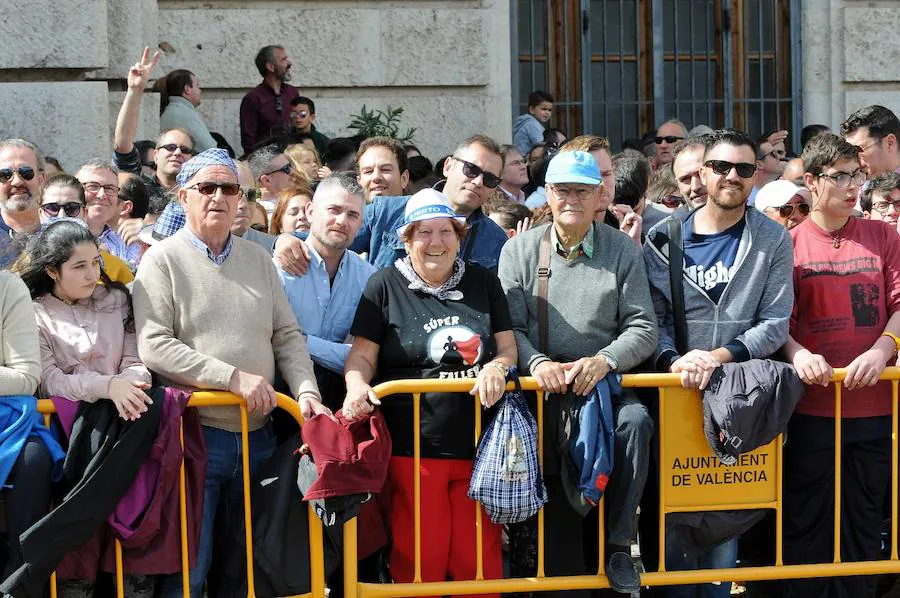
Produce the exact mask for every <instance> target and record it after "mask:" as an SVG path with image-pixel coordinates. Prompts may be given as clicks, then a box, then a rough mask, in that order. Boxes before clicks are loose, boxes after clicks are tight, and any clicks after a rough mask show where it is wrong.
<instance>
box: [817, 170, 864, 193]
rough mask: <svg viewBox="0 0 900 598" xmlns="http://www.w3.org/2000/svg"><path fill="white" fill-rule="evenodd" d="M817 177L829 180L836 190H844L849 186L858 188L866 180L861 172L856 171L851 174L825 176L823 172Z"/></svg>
mask: <svg viewBox="0 0 900 598" xmlns="http://www.w3.org/2000/svg"><path fill="white" fill-rule="evenodd" d="M818 176H819V177H824V178H826V179H831V181H832V182H833V183H834V186H835V187H836V188H838V189H846V188H847V187H849V186H851V185H853V186H854V187H858V186H859V185H862V184H863V183H864V182H865V180H866V173H864V172H863V171H862V170H856V171H854V172H852V173H849V172H839V173H837V174H825V173H824V172H823V173H821V174H819V175H818Z"/></svg>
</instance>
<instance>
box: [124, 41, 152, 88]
mask: <svg viewBox="0 0 900 598" xmlns="http://www.w3.org/2000/svg"><path fill="white" fill-rule="evenodd" d="M157 62H159V52H154V53H153V59H151V58H150V48H144V53H143V54H142V55H141V59H140V61H138V62H136V63H134V65H133V66H132V67H131V68H130V69H129V70H128V89H130V90H134V91H144V89H145V88H146V87H147V83H148V82H149V81H150V74H151V73H152V72H153V69H154V68H156V63H157Z"/></svg>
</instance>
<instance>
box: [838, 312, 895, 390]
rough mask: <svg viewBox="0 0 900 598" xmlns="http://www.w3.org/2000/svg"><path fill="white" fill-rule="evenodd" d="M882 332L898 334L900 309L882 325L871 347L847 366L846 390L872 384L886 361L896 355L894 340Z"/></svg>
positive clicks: (885, 364) (882, 369) (876, 379)
mask: <svg viewBox="0 0 900 598" xmlns="http://www.w3.org/2000/svg"><path fill="white" fill-rule="evenodd" d="M884 333H889V334H893V335H894V336H900V311H897V312H894V313H893V315H891V317H890V319H889V320H888V323H887V325H886V326H885V327H884V332H883V333H882V335H881V336H879V337H878V340H876V341H875V342H874V343H873V344H872V347H871V348H870V349H869V350H868V351H866V352H865V353H863V354H862V355H860V356H859V357H857V358H856V359H854V360H853V361H851V362H850V365H848V366H847V377H846V378H844V386H845V387H846V388H847V390H854V389H856V388H862V387H863V386H872V385H873V384H875V383H876V382H878V379H879V378H880V377H881V373H882V372H884V368H885V367H887V364H888V362H889V361H891V360H892V359H894V358H895V357H896V356H897V343H896V341H895V340H894V339H893V338H892V337H890V336H888V335H886V334H884Z"/></svg>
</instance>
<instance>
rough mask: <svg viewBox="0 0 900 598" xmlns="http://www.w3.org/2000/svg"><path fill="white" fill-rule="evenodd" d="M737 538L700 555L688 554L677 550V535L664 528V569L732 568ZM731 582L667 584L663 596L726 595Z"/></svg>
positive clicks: (710, 597)
mask: <svg viewBox="0 0 900 598" xmlns="http://www.w3.org/2000/svg"><path fill="white" fill-rule="evenodd" d="M737 550H738V539H737V538H733V539H731V540H726V541H725V542H722V543H721V544H719V545H718V546H713V547H712V548H710V549H709V550H707V551H706V552H704V553H703V554H701V555H699V556H696V557H688V556H687V555H686V554H685V553H684V551H683V550H682V549H681V542H680V541H679V538H678V534H677V533H673V532H670V531H668V530H667V531H666V570H667V571H690V570H694V569H732V568H734V566H735V565H736V564H737ZM730 595H731V582H729V581H724V582H721V583H719V584H712V583H705V584H696V585H684V586H671V587H669V589H668V590H667V591H666V598H728V596H730Z"/></svg>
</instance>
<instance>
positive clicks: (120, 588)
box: [38, 391, 325, 598]
mask: <svg viewBox="0 0 900 598" xmlns="http://www.w3.org/2000/svg"><path fill="white" fill-rule="evenodd" d="M277 401H278V404H277V407H278V408H279V409H282V410H284V411H286V412H287V413H289V414H290V415H291V417H293V418H294V419H295V420H296V421H297V424H298V425H302V424H303V416H302V415H301V413H300V406H299V405H298V404H297V401H295V400H293V399H291V398H290V397H288V396H286V395H283V394H280V393H279V394H277ZM229 405H233V406H235V407H238V408H239V409H240V413H241V453H242V458H243V462H242V469H243V478H244V479H243V482H244V484H243V486H244V521H245V541H246V545H247V550H246V557H247V587H248V595H249V596H254V595H255V590H254V583H253V573H254V572H253V528H252V523H251V517H250V453H249V431H248V429H247V404H246V402H245V401H244V399H242V398H241V397H239V396H237V395H234V394H231V393H228V392H211V391H197V392H194V393H193V394H192V395H191V398H190V401H189V402H188V407H214V406H229ZM38 411H39V412H40V413H43V414H44V421H45V423H46V424H47V425H49V421H50V416H51V415H52V414H53V413H55V411H56V410H55V409H54V407H53V403H52V402H51V401H49V400H41V401H38ZM180 433H181V445H182V449H183V448H184V426H183V425H182V427H181V431H180ZM179 510H180V525H181V582H182V592H183V594H184V596H190V577H189V572H190V571H189V569H190V568H189V565H188V531H187V496H186V487H185V472H184V462H183V461H182V464H181V472H180V480H179ZM308 516H309V545H310V551H309V553H310V591H309V592H307V593H306V594H299V595H297V596H294V597H292V598H325V557H324V553H323V550H322V539H323V536H322V522H321V521H320V520H319V518H318V517H317V516H316V515H315V513H314V512H313V511H312V509H309V510H308ZM115 554H116V596H117V597H118V598H123V597H124V596H125V589H124V578H125V574H124V570H125V568H124V563H123V557H122V544H121V542H119V540H118V539H117V540H116V541H115ZM50 582H51V583H50V595H51V598H56V595H57V587H56V575H55V574H54V575H53V576H52V577H51V578H50Z"/></svg>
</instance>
